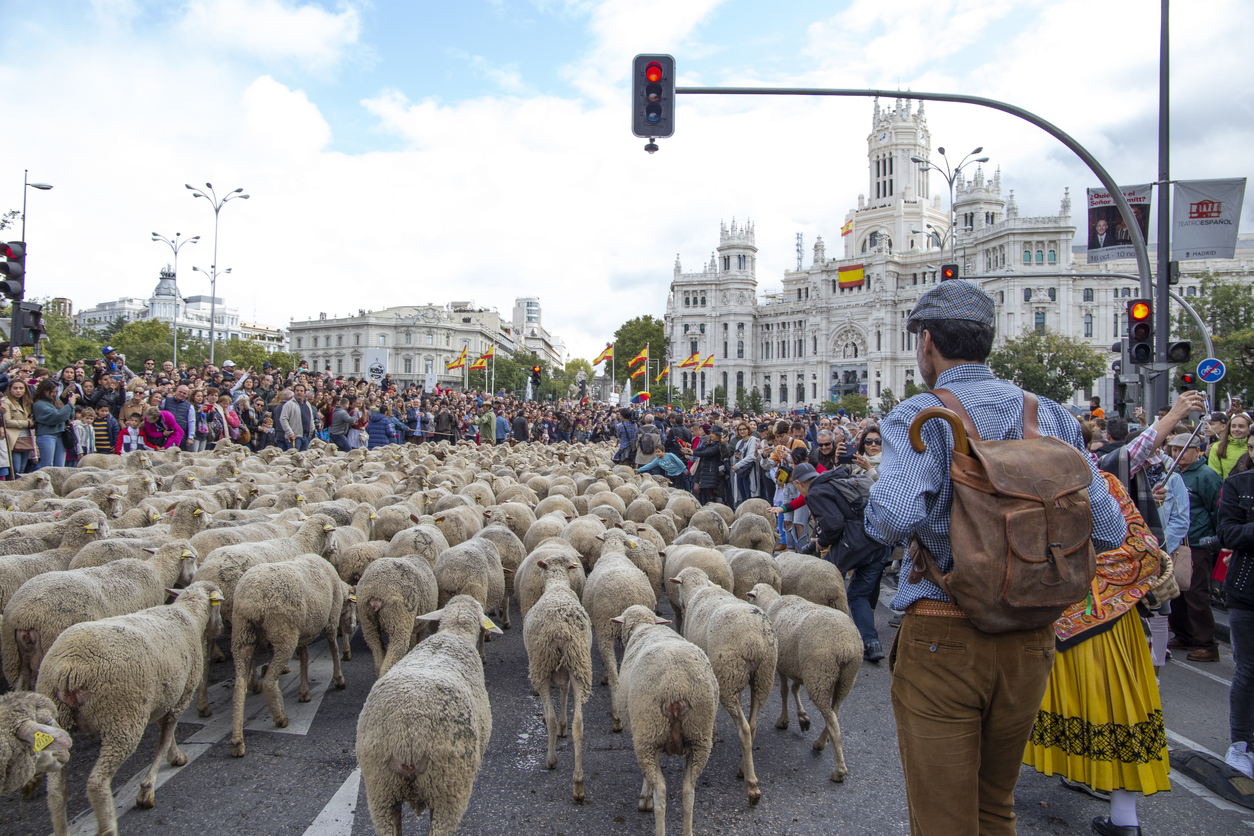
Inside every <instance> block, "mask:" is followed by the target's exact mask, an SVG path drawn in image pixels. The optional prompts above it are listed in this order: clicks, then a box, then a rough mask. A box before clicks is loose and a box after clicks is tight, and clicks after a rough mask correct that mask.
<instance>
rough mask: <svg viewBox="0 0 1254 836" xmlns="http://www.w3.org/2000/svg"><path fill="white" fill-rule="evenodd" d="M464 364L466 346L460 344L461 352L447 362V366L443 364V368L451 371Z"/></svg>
mask: <svg viewBox="0 0 1254 836" xmlns="http://www.w3.org/2000/svg"><path fill="white" fill-rule="evenodd" d="M465 365H466V346H462V353H461V354H459V355H457V359H456V360H454V361H453V362H451V363H449V364H448V365H447V366H445V367H444V369H445V371H450V372H451V371H452V370H453V369H460V368H461V367H462V366H465Z"/></svg>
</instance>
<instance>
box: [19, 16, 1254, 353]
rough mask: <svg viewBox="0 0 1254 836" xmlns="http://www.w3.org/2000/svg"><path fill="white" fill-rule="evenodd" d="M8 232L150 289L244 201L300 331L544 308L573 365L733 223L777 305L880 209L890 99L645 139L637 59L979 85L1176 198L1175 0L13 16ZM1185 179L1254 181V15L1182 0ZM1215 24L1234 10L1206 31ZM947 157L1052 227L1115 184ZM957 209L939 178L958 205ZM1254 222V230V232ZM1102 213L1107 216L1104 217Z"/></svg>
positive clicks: (747, 108)
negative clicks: (796, 272)
mask: <svg viewBox="0 0 1254 836" xmlns="http://www.w3.org/2000/svg"><path fill="white" fill-rule="evenodd" d="M3 8H4V14H3V16H4V27H3V32H2V34H0V45H2V49H0V83H2V84H3V89H4V91H5V100H6V105H7V107H6V113H7V117H8V118H7V125H6V129H5V131H3V133H0V160H3V161H4V163H5V165H6V166H7V168H5V169H2V170H0V210H7V209H10V208H20V207H21V201H22V190H21V183H20V182H19V181H20V180H21V176H22V169H23V168H29V169H30V178H31V180H32V181H44V182H48V183H52V184H53V185H54V186H55V188H54V189H53V190H52V191H50V192H35V191H32V192H31V193H30V206H29V210H28V234H27V240H28V249H29V256H28V270H29V273H30V279H29V283H28V287H29V290H28V295H31V296H45V295H48V296H53V295H62V296H68V297H70V298H71V299H73V301H74V303H75V305H76V307H84V306H90V305H92V304H95V303H97V302H100V301H103V300H105V299H113V298H118V297H121V296H132V295H133V296H139V297H146V296H147V295H148V294H150V293H151V292H152V288H153V287H154V286H155V284H156V281H157V272H158V270H159V269H160V268H161V266H162V265H164V264H165V263H166V262H167V261H168V260H169V251H168V250H167V249H164V248H163V247H162V246H161V245H159V244H154V243H152V242H151V241H150V240H149V235H150V233H151V232H152V231H154V230H155V231H159V232H162V233H164V234H167V235H171V236H172V235H173V234H174V233H175V232H182V233H183V235H184V236H185V237H186V236H188V235H194V234H200V235H202V236H204V237H203V238H202V240H201V243H200V244H198V245H193V246H189V247H187V248H185V249H184V250H183V252H182V255H181V257H180V264H179V273H180V278H181V281H180V287H181V289H182V291H183V292H184V293H185V294H189V295H190V294H193V293H207V292H208V283H207V282H206V281H204V280H203V278H202V277H201V276H200V274H197V273H193V272H192V271H191V269H190V268H191V267H192V265H197V266H200V267H203V268H207V267H208V266H209V265H210V264H211V263H212V261H213V255H212V246H213V243H212V237H213V236H212V233H213V213H212V210H211V209H210V207H209V205H208V204H207V203H206V202H205V201H203V200H196V199H193V198H192V197H191V193H190V192H188V191H187V190H186V189H184V188H183V184H184V183H194V184H198V185H199V184H203V183H205V182H206V181H208V182H212V183H213V184H214V186H215V187H217V188H218V189H219V191H229V190H231V189H234V188H236V187H237V186H242V187H243V188H244V189H245V190H246V191H247V192H248V193H249V194H250V195H251V199H250V200H248V201H235V202H232V203H230V204H228V205H227V206H226V207H225V208H224V209H223V211H222V216H221V238H220V254H219V263H220V267H221V268H227V267H230V268H232V269H233V272H232V274H231V275H230V276H229V277H227V278H226V279H224V280H223V281H222V282H220V283H219V294H220V295H223V296H225V297H226V299H227V301H228V303H229V304H231V305H234V306H238V307H239V308H240V311H241V314H242V316H243V318H244V319H246V320H251V319H253V318H254V316H255V318H256V319H257V320H258V321H261V322H265V323H269V324H272V325H286V324H287V322H288V321H289V319H291V318H297V319H304V318H309V317H316V316H317V315H318V313H319V312H321V311H325V312H327V313H328V314H335V313H341V314H343V313H347V312H350V311H355V310H356V309H357V308H381V307H384V306H387V305H395V304H405V303H425V302H436V303H444V302H446V301H449V300H452V299H473V300H474V301H475V302H476V303H477V304H479V305H483V306H495V307H498V308H499V309H501V311H502V312H504V313H508V311H509V309H510V308H511V307H512V305H513V300H514V297H515V296H518V295H531V294H535V295H538V296H540V297H541V300H542V304H543V306H544V318H545V325H546V327H548V328H549V329H550V330H551V331H554V332H556V333H558V334H560V335H562V336H563V337H564V338H565V339H566V342H567V346H568V348H569V349H570V351H571V354H572V356H583V357H591V356H594V355H595V354H596V353H597V351H598V350H599V349H600V347H601V346H603V345H604V343H605V341H606V339H607V337H608V336H609V335H610V334H611V333H612V332H613V330H614V329H615V328H616V327H617V326H618V325H619V324H620V323H621V322H622V321H624V320H625V319H627V318H629V317H632V316H636V315H641V314H646V313H652V314H654V315H657V316H660V315H661V313H662V311H663V309H664V294H665V293H666V288H667V286H668V283H669V281H670V277H671V270H672V266H673V264H674V260H675V255H676V253H679V254H680V255H681V257H682V258H683V261H684V265H685V267H687V268H690V269H691V268H695V267H697V266H698V265H699V264H701V263H702V262H704V261H705V260H706V259H708V258H709V254H710V251H711V250H712V249H713V248H714V247H715V246H716V244H717V236H718V225H719V222H720V220H727V221H730V220H731V219H732V218H733V217H735V218H736V219H737V220H743V219H744V218H746V217H749V218H752V219H753V220H754V221H755V223H756V226H757V244H758V247H759V250H760V253H759V261H760V263H759V271H758V280H759V288H760V289H763V290H765V289H769V288H771V287H772V286H777V285H778V284H779V281H780V277H781V274H782V271H783V270H784V269H786V268H787V267H789V265H790V264H791V263H792V262H793V261H794V260H795V255H794V242H795V234H796V233H797V232H802V233H803V234H804V235H805V240H806V243H807V249H808V248H809V244H810V243H811V242H812V241H813V239H814V237H815V236H816V235H822V236H823V237H824V238H825V239H826V240H827V241H828V242H829V247H828V251H829V253H831V252H832V251H833V249H834V247H833V242H836V241H838V240H839V227H840V224H841V222H842V219H843V217H844V214H845V212H846V211H847V210H848V209H849V208H850V206H852V205H855V204H856V201H857V197H858V194H859V193H860V192H865V191H866V182H867V177H866V162H865V160H866V156H865V155H866V139H867V134H868V133H869V131H870V113H871V103H870V101H869V100H853V99H849V100H809V99H754V98H743V99H732V98H724V97H718V98H711V99H706V98H701V97H687V98H682V99H681V100H680V102H679V111H678V114H677V130H676V134H675V136H674V138H672V139H670V140H664V141H662V143H661V145H662V150H661V151H660V152H659V153H657V154H655V155H652V156H650V155H648V154H645V153H644V152H643V150H642V146H643V144H644V143H643V140H639V139H636V138H634V137H632V136H631V131H630V121H629V109H628V95H629V86H628V68H629V65H630V60H631V57H632V56H633V55H634V54H636V53H640V52H669V53H671V54H673V55H674V56H675V58H676V61H677V65H678V69H679V73H680V81H681V84H702V85H791V86H802V85H804V86H829V87H880V88H897V87H900V88H901V89H902V90H905V89H907V88H913V89H915V90H930V91H960V92H966V93H972V94H977V95H984V96H991V97H994V98H1000V99H1005V100H1010V101H1013V102H1015V103H1017V104H1020V105H1022V106H1024V107H1026V108H1028V109H1030V110H1033V111H1035V112H1037V113H1039V114H1041V115H1042V116H1044V117H1045V118H1047V119H1050V120H1051V121H1053V122H1054V123H1055V124H1058V125H1059V126H1061V127H1062V128H1063V129H1065V130H1068V131H1070V132H1071V133H1072V134H1073V135H1075V136H1076V137H1077V138H1078V139H1079V140H1080V141H1081V142H1082V143H1084V144H1085V145H1087V146H1088V147H1089V148H1090V149H1091V150H1092V151H1094V152H1095V153H1096V154H1097V155H1098V157H1099V158H1100V159H1102V160H1104V161H1106V164H1107V166H1108V168H1109V169H1110V170H1111V172H1112V174H1113V175H1114V176H1115V178H1116V179H1118V180H1119V181H1120V182H1122V183H1140V182H1146V181H1149V180H1152V179H1154V176H1155V172H1156V160H1157V147H1156V125H1157V101H1158V90H1157V78H1158V75H1157V61H1158V4H1157V3H1155V2H1152V0H1111V2H1105V3H1093V2H1091V0H1014V2H1005V0H895V2H891V3H885V2H882V0H844V2H830V1H829V2H813V1H812V0H789V2H787V3H767V2H762V0H756V1H755V0H724V1H723V2H720V0H602V2H596V1H595V0H457V2H447V1H446V2H428V1H427V0H343V2H331V1H330V0H322V1H320V2H319V1H315V0H309V1H308V2H306V1H305V0H182V2H174V1H171V2H159V1H158V0H152V2H145V0H91V1H90V2H88V1H87V0H10V2H7V3H5V4H4V5H3ZM1176 8H1177V9H1178V10H1179V11H1178V12H1177V13H1176V14H1175V15H1174V16H1173V20H1172V33H1171V34H1172V51H1173V56H1174V66H1173V73H1172V96H1173V119H1172V127H1173V137H1172V139H1173V149H1172V174H1173V176H1176V177H1185V178H1205V177H1224V176H1250V175H1252V174H1254V153H1252V152H1251V150H1250V149H1251V148H1254V63H1251V62H1250V60H1249V56H1248V54H1247V53H1246V52H1245V50H1247V49H1248V44H1250V43H1252V42H1254V15H1252V14H1251V10H1250V7H1249V4H1248V0H1204V2H1203V0H1198V2H1197V3H1193V4H1188V5H1187V6H1186V5H1184V4H1176ZM1203 8H1204V13H1202V11H1203ZM927 113H928V121H929V125H930V127H931V131H932V143H933V147H935V146H937V145H944V146H948V147H949V148H951V149H963V150H967V149H969V148H972V147H974V146H976V145H982V146H984V149H985V151H984V153H986V154H987V155H989V156H990V157H992V163H990V166H995V165H1000V166H1001V168H1002V176H1003V188H1005V189H1011V188H1013V189H1014V190H1015V194H1016V198H1017V201H1018V204H1019V209H1020V213H1021V214H1023V215H1034V214H1054V213H1056V212H1057V210H1058V205H1059V201H1060V199H1061V197H1062V193H1063V188H1064V187H1066V186H1069V187H1070V188H1071V190H1072V193H1073V196H1075V195H1082V193H1083V190H1084V188H1085V187H1087V186H1092V185H1096V179H1095V178H1094V177H1092V176H1091V175H1090V174H1088V173H1087V171H1086V170H1084V169H1083V167H1082V165H1081V164H1080V163H1079V161H1078V160H1076V159H1074V158H1072V157H1071V156H1070V154H1069V153H1068V152H1066V151H1065V149H1063V148H1062V147H1061V146H1059V145H1058V144H1057V143H1055V142H1054V141H1053V140H1052V139H1050V138H1049V137H1048V136H1046V135H1045V134H1042V133H1040V132H1039V131H1037V130H1035V129H1033V128H1031V127H1030V126H1028V125H1026V124H1024V123H1020V122H1017V121H1016V120H1014V119H1012V118H1011V117H1009V116H1004V115H1002V114H998V113H995V112H991V111H983V110H979V109H975V108H972V107H968V106H962V105H941V104H931V105H929V106H928V108H927ZM934 188H935V186H934ZM1252 203H1254V200H1247V202H1246V209H1245V215H1244V220H1245V223H1244V226H1243V229H1247V230H1248V229H1249V228H1251V223H1250V222H1251V220H1254V208H1252V207H1251V204H1252ZM1079 205H1080V202H1079V201H1077V208H1078V206H1079Z"/></svg>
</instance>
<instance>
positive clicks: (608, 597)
mask: <svg viewBox="0 0 1254 836" xmlns="http://www.w3.org/2000/svg"><path fill="white" fill-rule="evenodd" d="M629 545H630V543H629V542H625V541H622V540H618V539H615V540H613V541H612V543H607V544H606V545H605V546H604V547H603V548H602V550H601V559H600V560H598V561H597V565H596V568H594V569H593V570H592V573H591V574H590V575H588V579H587V581H585V582H584V587H583V597H582V602H583V608H584V609H585V610H586V611H587V613H588V617H589V618H591V619H592V631H593V633H594V634H595V635H596V641H597V649H598V650H599V651H600V653H601V664H602V665H603V666H604V669H605V673H604V675H602V677H601V684H603V685H604V684H606V683H607V682H608V683H609V686H610V707H611V716H612V718H613V721H614V722H613V729H614V731H616V732H620V731H622V730H623V722H622V720H621V719H620V718H619V716H618V709H617V707H615V703H614V692H615V691H616V690H617V689H618V659H617V657H616V656H615V651H614V643H615V642H616V641H617V640H618V639H619V638H620V632H621V631H620V630H619V626H618V624H616V623H614V621H613V619H614V618H616V617H618V616H620V615H622V614H623V610H625V609H627V608H628V607H630V606H634V605H636V604H639V605H640V606H642V607H648V608H649V609H650V610H656V609H657V602H658V597H657V592H656V591H655V590H654V587H653V582H652V581H651V580H650V579H649V576H648V575H646V574H645V573H644V572H642V571H641V570H640V568H639V567H638V566H636V564H635V563H633V562H632V561H631V559H630V558H628V556H627V554H626V553H625V552H626V549H627V548H628V546H629ZM541 600H543V599H541Z"/></svg>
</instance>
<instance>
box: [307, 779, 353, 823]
mask: <svg viewBox="0 0 1254 836" xmlns="http://www.w3.org/2000/svg"><path fill="white" fill-rule="evenodd" d="M360 790H361V767H358V768H356V769H354V770H353V771H352V772H350V773H349V774H348V778H347V780H345V781H344V783H343V784H341V785H340V788H339V789H338V790H336V792H335V795H333V796H331V800H330V801H328V802H327V806H325V807H323V808H322V812H321V813H319V814H318V818H316V819H314V820H313V824H311V825H309V827H308V828H307V829H306V830H305V833H304V836H350V834H352V832H353V821H354V819H355V818H356V816H357V795H358V793H359V791H360Z"/></svg>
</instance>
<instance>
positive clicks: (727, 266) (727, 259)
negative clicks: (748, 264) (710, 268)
mask: <svg viewBox="0 0 1254 836" xmlns="http://www.w3.org/2000/svg"><path fill="white" fill-rule="evenodd" d="M730 270H731V256H729V255H725V256H723V272H724V273H727V272H729V271H730Z"/></svg>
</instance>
